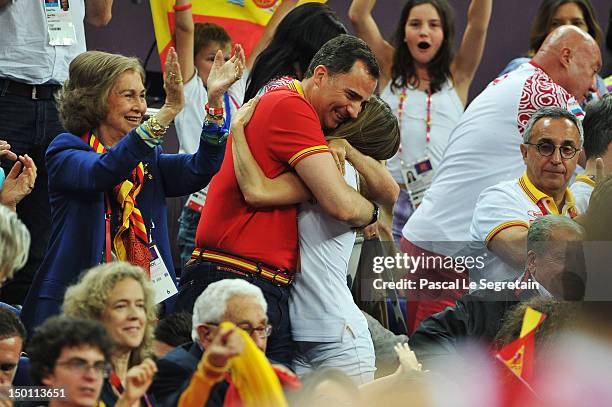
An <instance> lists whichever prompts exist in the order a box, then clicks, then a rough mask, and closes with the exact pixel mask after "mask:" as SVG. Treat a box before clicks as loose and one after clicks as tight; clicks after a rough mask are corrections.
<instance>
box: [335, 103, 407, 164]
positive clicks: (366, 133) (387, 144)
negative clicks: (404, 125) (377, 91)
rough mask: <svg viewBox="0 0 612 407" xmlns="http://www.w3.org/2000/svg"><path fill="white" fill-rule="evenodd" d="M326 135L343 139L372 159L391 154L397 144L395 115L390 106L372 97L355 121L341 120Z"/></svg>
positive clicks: (397, 129)
mask: <svg viewBox="0 0 612 407" xmlns="http://www.w3.org/2000/svg"><path fill="white" fill-rule="evenodd" d="M326 138H327V139H328V140H333V139H338V138H343V139H345V140H346V141H348V142H349V144H350V145H351V146H353V147H355V148H356V149H357V150H359V152H361V153H362V154H364V155H367V156H370V157H372V158H374V159H375V160H388V159H389V158H391V157H393V155H395V153H396V152H397V150H398V148H399V144H400V132H399V125H398V122H397V118H396V117H395V115H394V114H393V112H392V111H391V108H390V107H389V105H388V104H387V103H386V102H385V101H384V100H382V99H381V98H379V97H378V96H372V97H371V98H370V99H369V100H368V101H367V102H366V105H365V107H364V108H363V110H362V111H361V112H360V113H359V116H357V118H356V119H355V120H349V121H347V122H345V123H342V124H341V125H340V126H338V128H336V129H335V130H333V131H331V132H330V133H329V134H328V135H327V137H326Z"/></svg>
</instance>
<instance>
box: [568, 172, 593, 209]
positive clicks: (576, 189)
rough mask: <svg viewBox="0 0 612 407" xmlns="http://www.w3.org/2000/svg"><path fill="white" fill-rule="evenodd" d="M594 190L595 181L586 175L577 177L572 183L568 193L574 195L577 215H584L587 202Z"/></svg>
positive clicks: (587, 205)
mask: <svg viewBox="0 0 612 407" xmlns="http://www.w3.org/2000/svg"><path fill="white" fill-rule="evenodd" d="M594 188H595V181H593V180H592V179H591V178H589V177H587V176H586V175H582V174H581V175H578V176H577V177H576V180H575V181H574V183H573V184H572V185H571V186H570V191H572V194H574V200H575V201H576V209H578V213H585V212H586V210H587V208H588V207H589V200H590V199H591V194H592V193H593V189H594Z"/></svg>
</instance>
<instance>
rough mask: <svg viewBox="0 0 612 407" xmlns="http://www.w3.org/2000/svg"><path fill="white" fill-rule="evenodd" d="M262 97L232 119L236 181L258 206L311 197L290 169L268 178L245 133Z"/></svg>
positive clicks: (244, 106)
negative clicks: (252, 151) (254, 155)
mask: <svg viewBox="0 0 612 407" xmlns="http://www.w3.org/2000/svg"><path fill="white" fill-rule="evenodd" d="M257 102H259V97H258V96H257V97H255V98H253V99H251V100H250V101H249V102H247V103H245V104H244V105H243V106H242V107H241V108H240V110H238V112H237V113H236V115H235V116H234V118H233V119H232V125H231V130H232V144H231V147H232V157H233V160H234V171H235V173H236V180H237V181H238V185H239V186H240V190H241V191H242V195H244V199H245V201H246V202H247V203H248V204H249V205H251V206H255V207H262V206H279V205H292V204H296V203H300V202H304V201H307V200H308V199H310V198H311V196H312V195H311V194H310V191H309V190H308V188H307V187H306V185H304V183H303V182H302V181H301V180H300V178H299V177H298V176H297V175H295V174H293V173H290V172H287V173H284V174H281V175H280V176H278V177H276V178H274V179H270V178H267V177H266V175H265V174H264V172H263V171H262V169H261V167H260V166H259V164H257V161H255V158H254V157H253V154H251V149H250V148H249V144H248V142H247V140H246V138H245V135H244V127H245V126H246V124H247V123H248V122H249V120H250V119H251V117H252V115H253V112H254V111H255V107H256V106H257Z"/></svg>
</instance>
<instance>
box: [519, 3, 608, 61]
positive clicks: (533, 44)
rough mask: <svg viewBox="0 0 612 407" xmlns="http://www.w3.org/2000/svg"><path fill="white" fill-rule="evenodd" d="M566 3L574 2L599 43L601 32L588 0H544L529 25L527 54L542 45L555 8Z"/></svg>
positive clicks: (549, 29)
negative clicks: (529, 34)
mask: <svg viewBox="0 0 612 407" xmlns="http://www.w3.org/2000/svg"><path fill="white" fill-rule="evenodd" d="M567 3H575V4H576V5H577V6H578V7H580V10H582V15H583V16H584V21H585V23H586V25H587V27H588V30H589V34H590V35H591V37H593V38H594V39H595V41H596V42H597V44H598V45H601V40H602V38H603V34H602V31H601V28H600V27H599V24H598V23H597V19H595V12H594V11H593V7H592V6H591V3H590V2H589V0H544V1H542V3H541V4H540V8H538V12H537V14H536V18H535V20H533V26H532V27H531V36H530V37H529V54H530V55H533V54H535V53H536V52H538V50H539V49H540V47H541V46H542V43H543V42H544V40H545V39H546V37H547V36H548V34H549V33H550V31H551V28H552V18H553V15H554V14H555V11H557V9H558V8H559V7H560V6H562V5H564V4H567Z"/></svg>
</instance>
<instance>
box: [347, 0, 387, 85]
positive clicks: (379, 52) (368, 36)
mask: <svg viewBox="0 0 612 407" xmlns="http://www.w3.org/2000/svg"><path fill="white" fill-rule="evenodd" d="M375 4H376V0H353V2H352V3H351V7H350V8H349V19H350V20H351V24H352V25H353V29H354V30H355V34H356V35H357V36H358V37H359V38H361V39H362V40H364V41H365V42H366V43H367V44H368V45H369V46H370V48H371V49H372V52H374V56H375V57H376V60H377V61H378V64H379V65H380V71H381V75H380V80H379V86H380V89H383V88H384V87H385V86H387V83H388V82H389V81H390V80H391V66H392V65H393V55H394V54H395V49H394V48H393V46H392V45H391V44H389V43H388V42H387V41H386V40H385V39H384V38H383V36H382V34H381V33H380V30H379V29H378V26H377V25H376V21H374V17H372V9H374V5H375Z"/></svg>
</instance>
